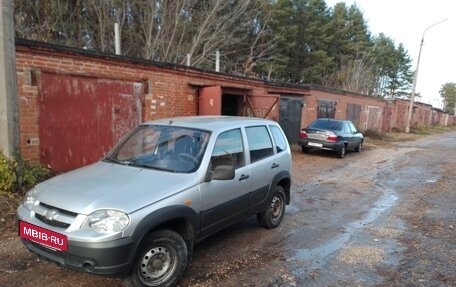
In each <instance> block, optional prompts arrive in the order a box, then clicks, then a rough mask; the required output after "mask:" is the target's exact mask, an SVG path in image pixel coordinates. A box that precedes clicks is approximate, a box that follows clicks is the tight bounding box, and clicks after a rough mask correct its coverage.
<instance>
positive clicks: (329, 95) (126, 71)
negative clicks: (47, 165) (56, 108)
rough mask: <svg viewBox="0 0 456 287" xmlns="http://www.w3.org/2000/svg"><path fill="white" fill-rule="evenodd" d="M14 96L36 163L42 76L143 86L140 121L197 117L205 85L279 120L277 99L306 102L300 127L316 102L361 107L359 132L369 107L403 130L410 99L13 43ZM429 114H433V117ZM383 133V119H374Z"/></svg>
mask: <svg viewBox="0 0 456 287" xmlns="http://www.w3.org/2000/svg"><path fill="white" fill-rule="evenodd" d="M16 61H17V62H16V67H17V84H18V96H19V97H20V107H19V109H20V130H21V136H20V145H21V146H20V149H21V152H22V155H23V157H24V158H25V159H28V160H32V161H39V160H40V143H39V126H38V118H39V114H38V113H39V110H40V109H39V105H40V86H39V85H40V73H43V72H51V73H56V74H67V75H77V76H85V77H92V78H100V79H114V80H125V81H135V82H142V83H144V87H145V89H144V94H143V97H142V105H143V107H142V113H143V114H142V120H143V121H147V120H153V119H157V118H163V117H172V116H186V115H197V114H198V90H199V87H203V86H221V87H222V89H223V88H227V89H230V90H233V89H234V90H235V89H238V90H241V91H244V92H243V93H244V94H245V95H247V96H248V98H249V100H250V103H246V110H247V111H248V115H255V116H258V117H267V118H270V119H273V120H276V121H278V120H279V111H280V106H279V104H280V101H277V99H278V98H279V97H280V95H287V96H296V97H301V98H303V99H304V106H303V109H302V118H301V126H302V127H304V126H307V125H308V124H309V123H310V122H311V121H312V120H314V119H315V118H316V115H317V109H316V108H317V101H318V99H320V98H321V99H332V100H336V101H337V110H336V115H335V117H336V118H338V119H345V118H346V116H347V104H349V103H351V104H356V105H360V106H362V111H361V115H360V116H361V118H360V122H361V125H360V126H359V127H360V128H361V129H364V128H365V127H366V126H367V121H368V116H369V115H368V111H369V108H370V107H371V108H378V109H379V111H380V113H379V114H380V116H381V115H382V114H383V109H384V107H386V106H387V105H388V106H390V107H391V110H392V112H391V117H390V122H389V123H387V125H388V127H385V128H386V129H389V128H391V129H392V128H396V129H400V130H404V129H405V123H406V115H407V113H408V110H407V107H408V105H407V104H408V101H403V100H396V101H393V102H392V103H391V102H387V101H384V100H381V99H377V98H372V97H367V96H362V95H357V94H352V93H346V92H341V91H335V90H329V89H324V88H319V87H309V86H304V87H298V86H290V85H269V84H267V83H265V82H263V81H261V80H257V79H248V78H243V77H237V76H231V75H225V74H220V73H211V72H207V71H200V70H197V69H187V68H186V67H182V66H171V65H168V66H167V65H165V64H151V63H148V62H144V61H141V60H138V59H126V58H122V57H114V56H107V55H101V54H94V53H90V52H87V51H83V50H71V49H62V48H58V47H53V46H50V45H47V44H39V43H35V42H34V44H18V45H16ZM416 110H417V111H416V113H415V114H414V118H413V123H415V122H416V123H417V124H421V123H422V124H429V123H430V122H431V121H432V119H435V120H436V121H438V122H439V123H440V124H441V125H444V124H445V123H447V124H449V125H451V124H452V123H453V122H454V117H453V116H448V115H446V116H444V114H443V113H441V112H439V111H435V110H432V109H431V106H429V105H418V108H417V109H416ZM432 113H434V114H435V115H434V116H432ZM378 124H379V126H378V129H379V130H382V125H383V124H385V123H383V121H382V119H381V118H380V119H379V120H378Z"/></svg>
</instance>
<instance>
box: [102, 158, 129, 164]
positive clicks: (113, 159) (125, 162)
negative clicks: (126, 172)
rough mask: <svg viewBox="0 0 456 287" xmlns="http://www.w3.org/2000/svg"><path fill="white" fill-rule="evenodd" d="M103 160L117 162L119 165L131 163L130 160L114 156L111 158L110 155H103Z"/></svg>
mask: <svg viewBox="0 0 456 287" xmlns="http://www.w3.org/2000/svg"><path fill="white" fill-rule="evenodd" d="M104 160H107V161H109V162H114V163H118V164H121V165H130V164H131V161H128V160H118V159H115V158H112V157H105V159H104Z"/></svg>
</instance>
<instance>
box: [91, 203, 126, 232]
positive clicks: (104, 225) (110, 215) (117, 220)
mask: <svg viewBox="0 0 456 287" xmlns="http://www.w3.org/2000/svg"><path fill="white" fill-rule="evenodd" d="M86 223H87V225H88V226H89V227H90V228H92V229H93V230H94V231H96V232H98V233H103V234H106V233H116V232H120V231H122V230H124V229H125V228H126V227H127V226H128V224H129V223H130V218H129V217H128V215H127V214H126V213H124V212H122V211H119V210H113V209H103V210H97V211H95V212H93V213H92V214H90V215H89V216H88V217H87V219H86Z"/></svg>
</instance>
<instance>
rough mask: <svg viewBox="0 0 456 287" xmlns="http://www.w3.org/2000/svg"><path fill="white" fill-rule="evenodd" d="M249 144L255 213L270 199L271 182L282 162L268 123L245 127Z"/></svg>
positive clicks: (251, 212)
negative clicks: (277, 154)
mask: <svg viewBox="0 0 456 287" xmlns="http://www.w3.org/2000/svg"><path fill="white" fill-rule="evenodd" d="M245 132H246V139H247V145H248V150H249V154H248V157H247V158H248V161H249V163H250V164H249V170H250V188H251V192H250V198H249V201H250V208H249V213H250V214H254V213H256V212H258V211H260V210H262V209H264V205H265V204H266V202H267V199H268V192H269V191H270V187H271V182H272V180H273V178H274V176H275V175H276V173H277V169H278V167H280V162H279V161H278V158H277V156H275V152H274V149H273V143H272V139H271V135H270V134H269V130H268V128H267V126H266V125H259V126H250V127H246V128H245Z"/></svg>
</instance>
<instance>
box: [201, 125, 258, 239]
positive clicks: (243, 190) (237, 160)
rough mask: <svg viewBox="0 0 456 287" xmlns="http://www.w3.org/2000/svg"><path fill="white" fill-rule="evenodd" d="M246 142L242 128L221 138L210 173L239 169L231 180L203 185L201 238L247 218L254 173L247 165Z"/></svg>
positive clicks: (222, 135)
mask: <svg viewBox="0 0 456 287" xmlns="http://www.w3.org/2000/svg"><path fill="white" fill-rule="evenodd" d="M245 163H246V154H245V148H244V139H243V133H242V131H241V129H233V130H229V131H226V132H223V133H221V134H219V135H218V137H217V140H216V142H215V145H214V148H213V150H212V152H211V162H210V165H209V167H208V168H209V169H210V170H214V169H215V168H216V167H217V166H219V165H232V166H234V167H235V177H234V179H231V180H210V181H208V182H204V183H202V184H201V186H200V192H201V236H202V237H205V236H208V235H211V234H212V233H214V232H216V231H218V230H220V229H222V228H224V227H226V226H228V225H230V224H232V223H235V222H238V221H239V220H240V219H242V218H243V217H245V216H246V214H247V210H248V203H249V191H250V172H249V167H248V166H246V164H245Z"/></svg>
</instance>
